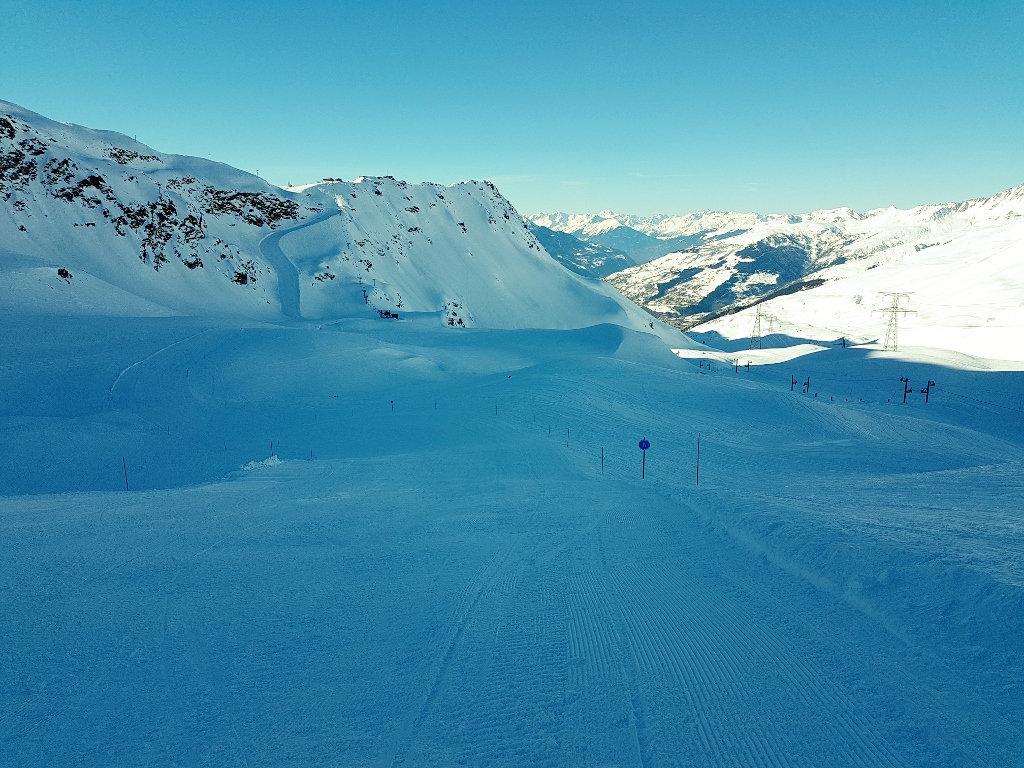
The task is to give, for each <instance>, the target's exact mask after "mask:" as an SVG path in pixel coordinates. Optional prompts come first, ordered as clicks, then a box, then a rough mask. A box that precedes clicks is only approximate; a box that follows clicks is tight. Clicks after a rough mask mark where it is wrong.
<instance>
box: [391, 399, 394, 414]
mask: <svg viewBox="0 0 1024 768" xmlns="http://www.w3.org/2000/svg"><path fill="white" fill-rule="evenodd" d="M391 412H392V413H394V412H395V401H394V400H392V401H391Z"/></svg>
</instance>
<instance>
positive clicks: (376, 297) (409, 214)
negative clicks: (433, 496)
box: [0, 102, 675, 337]
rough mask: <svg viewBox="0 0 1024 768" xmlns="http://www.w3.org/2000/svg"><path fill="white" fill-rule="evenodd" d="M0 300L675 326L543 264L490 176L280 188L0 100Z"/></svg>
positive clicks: (487, 322)
mask: <svg viewBox="0 0 1024 768" xmlns="http://www.w3.org/2000/svg"><path fill="white" fill-rule="evenodd" d="M0 296H2V297H3V298H2V299H0V301H2V302H4V303H6V304H7V305H8V306H10V305H12V304H15V305H18V306H19V307H21V308H23V309H29V310H31V309H32V308H33V307H37V308H39V309H40V310H41V311H63V312H71V313H79V312H91V313H98V314H109V313H129V314H133V313H139V312H145V313H149V314H168V313H172V314H198V315H202V314H218V315H227V316H239V317H247V318H257V319H259V318H262V319H278V318H282V317H285V318H305V319H310V320H322V319H332V318H338V317H352V316H356V317H360V316H366V317H376V316H381V315H383V316H388V314H389V313H390V314H391V315H394V314H398V315H399V316H402V315H404V314H407V313H426V314H430V315H434V316H436V317H437V319H438V322H441V323H443V324H445V325H448V326H452V327H455V328H458V327H466V326H471V325H478V326H482V327H494V328H509V327H541V328H575V327H585V326H589V325H595V324H597V323H603V322H611V323H618V324H621V325H625V326H628V327H634V328H644V329H647V330H648V331H650V330H657V332H659V333H664V334H667V335H669V336H673V337H674V336H675V333H674V332H673V331H671V330H670V329H668V328H665V327H662V326H661V325H660V324H659V323H656V322H652V318H651V317H650V316H648V315H647V314H646V313H645V312H643V311H641V310H640V309H638V308H637V307H635V306H634V305H632V304H631V303H630V302H628V301H625V300H624V299H623V298H622V297H621V296H620V295H619V294H618V293H617V292H616V291H614V290H613V289H611V288H610V287H609V286H607V285H606V284H604V283H602V282H600V281H597V280H586V279H584V278H581V277H579V276H577V275H575V274H572V273H570V272H569V271H567V270H566V269H564V268H563V267H562V266H561V265H559V264H558V263H557V262H556V261H554V260H553V259H552V258H551V257H550V256H549V255H548V254H547V253H546V252H545V250H544V248H543V247H542V246H541V245H540V243H539V242H538V241H537V239H536V238H535V237H534V235H533V234H532V233H531V232H530V231H529V228H528V226H527V224H526V222H525V221H524V220H523V218H522V217H521V216H520V215H519V214H518V213H517V212H516V211H515V209H514V208H513V206H512V205H511V204H510V203H509V202H508V201H507V200H506V199H505V198H504V197H502V195H501V194H500V193H499V192H498V190H497V189H496V188H495V187H494V186H493V185H492V184H490V183H489V182H480V181H469V182H464V183H461V184H455V185H452V186H442V185H437V184H429V183H427V184H408V183H406V182H403V181H398V180H395V179H394V178H391V177H362V178H359V179H356V180H355V181H351V182H345V181H341V180H335V179H326V180H324V181H323V182H320V183H317V184H312V185H309V186H304V187H293V188H289V189H281V188H278V187H275V186H273V185H271V184H268V183H267V182H265V181H263V180H262V179H260V178H258V177H256V176H254V175H252V174H249V173H246V172H244V171H240V170H238V169H235V168H232V167H230V166H227V165H224V164H222V163H217V162H211V161H209V160H204V159H201V158H195V157H185V156H179V155H170V154H166V153H161V152H158V151H156V150H153V149H151V148H149V147H147V146H145V145H143V144H140V143H138V142H136V141H134V140H132V139H130V138H129V137H127V136H124V135H121V134H118V133H112V132H107V131H96V130H91V129H88V128H83V127H80V126H75V125H67V124H63V123H57V122H54V121H51V120H48V119H46V118H44V117H42V116H40V115H37V114H35V113H33V112H30V111H28V110H25V109H23V108H21V107H19V106H17V105H14V104H10V103H7V102H0ZM652 326H653V328H652Z"/></svg>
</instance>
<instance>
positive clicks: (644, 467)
mask: <svg viewBox="0 0 1024 768" xmlns="http://www.w3.org/2000/svg"><path fill="white" fill-rule="evenodd" d="M639 446H640V450H641V451H643V452H644V456H643V459H642V460H641V463H640V479H641V480H642V479H643V477H644V475H645V474H646V472H647V449H648V448H650V447H651V442H650V440H648V439H647V438H646V437H645V438H644V439H643V440H641V441H640V443H639Z"/></svg>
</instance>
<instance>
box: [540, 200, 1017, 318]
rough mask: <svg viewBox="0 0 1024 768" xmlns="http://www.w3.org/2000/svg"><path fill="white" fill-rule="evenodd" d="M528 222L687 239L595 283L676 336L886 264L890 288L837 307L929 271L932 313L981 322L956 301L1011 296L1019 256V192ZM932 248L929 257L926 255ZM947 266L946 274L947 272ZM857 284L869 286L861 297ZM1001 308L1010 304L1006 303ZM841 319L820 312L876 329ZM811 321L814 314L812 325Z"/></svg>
mask: <svg viewBox="0 0 1024 768" xmlns="http://www.w3.org/2000/svg"><path fill="white" fill-rule="evenodd" d="M532 219H533V220H534V221H543V222H547V223H546V224H545V226H552V227H554V228H561V230H564V231H572V232H577V233H580V236H584V237H598V236H600V237H607V236H608V235H609V234H611V233H614V232H621V231H626V230H628V231H629V232H637V233H639V234H642V235H643V236H646V237H656V238H662V239H664V240H666V241H673V240H674V239H676V238H680V237H691V238H697V239H699V241H700V242H699V243H697V244H694V245H692V246H690V247H688V248H686V249H683V250H681V251H679V252H676V253H671V254H668V255H666V256H663V257H661V258H658V259H655V260H653V261H650V262H648V263H646V264H641V265H640V266H637V267H632V268H630V269H627V270H624V271H622V272H619V273H616V274H614V275H611V276H609V277H608V278H607V280H608V281H609V282H610V283H611V284H612V285H614V286H615V287H616V288H618V289H619V290H620V291H621V292H622V293H623V294H624V295H626V296H628V297H629V298H631V299H633V300H634V301H636V302H637V303H639V304H641V305H643V306H645V307H646V308H647V309H649V310H650V311H652V312H654V313H656V314H659V315H660V316H662V317H663V318H665V319H667V320H670V321H672V322H675V323H676V324H677V325H679V326H680V327H683V328H691V327H695V326H697V325H699V324H700V323H703V322H708V321H710V320H712V319H714V318H716V317H721V316H724V315H728V314H731V313H734V312H736V311H738V310H741V309H743V308H744V307H745V306H749V305H752V304H754V303H756V302H758V301H761V300H764V299H769V298H772V297H776V296H789V295H792V294H797V293H799V294H800V298H797V297H793V298H790V299H787V302H788V304H787V306H792V305H793V303H794V302H798V301H802V300H803V298H802V297H803V296H804V294H803V291H806V290H808V289H813V290H814V291H815V295H818V296H824V295H826V293H827V291H825V290H823V289H822V288H817V286H821V285H823V283H825V282H830V281H834V280H838V279H845V278H847V277H851V276H853V275H858V274H860V273H866V272H867V271H868V270H874V269H876V268H879V267H882V266H883V265H886V264H890V263H897V262H898V263H901V264H903V266H902V267H899V268H894V269H895V272H899V273H900V274H901V279H899V280H896V279H895V278H894V277H890V272H889V271H883V272H881V273H878V274H873V275H871V276H870V277H867V278H865V280H864V284H863V285H861V284H859V283H858V287H857V289H856V290H852V289H851V291H847V290H846V289H843V290H842V293H843V295H844V296H845V298H844V300H843V301H844V302H845V304H849V303H850V302H851V301H853V300H854V298H853V297H854V296H858V297H860V298H859V299H858V300H859V301H860V302H863V301H864V298H865V297H866V296H869V295H870V296H871V297H872V298H873V294H872V291H874V292H877V291H884V290H901V291H907V290H909V291H913V290H915V289H916V285H917V283H918V279H917V277H916V276H915V274H914V273H915V271H917V270H918V269H920V270H923V271H924V272H929V270H931V272H934V271H935V270H934V265H938V264H943V265H944V266H943V267H942V268H941V270H944V271H943V274H945V275H946V277H945V278H942V277H941V276H937V275H933V278H934V279H933V283H934V285H935V289H936V291H938V292H937V293H936V299H937V300H938V299H939V297H940V295H941V297H942V299H941V300H942V301H943V303H944V306H946V307H947V308H950V307H957V308H958V309H956V311H955V312H953V313H952V314H957V313H959V314H962V315H963V316H965V317H971V318H974V317H976V316H978V315H979V314H984V313H981V310H980V309H978V311H974V310H972V309H970V307H968V306H967V305H968V304H970V305H971V306H974V307H976V308H980V307H982V306H983V305H985V304H986V303H987V298H986V296H987V292H990V291H993V290H994V291H998V290H999V288H1000V286H1003V285H1009V286H1011V290H1010V292H1009V294H1008V295H1012V294H1013V291H1015V290H1018V289H1019V286H1020V283H1019V279H1018V277H1017V275H1018V272H1016V271H1015V270H1014V268H1013V264H1014V263H1015V262H1014V258H1015V257H1014V256H1012V253H1013V248H1015V247H1019V245H1018V246H1015V245H1014V244H1015V243H1016V244H1019V243H1020V242H1021V238H1020V231H1019V228H1018V225H1019V224H1020V222H1021V221H1024V186H1021V187H1016V188H1014V189H1010V190H1007V191H1005V192H1001V193H999V194H997V195H995V196H993V197H989V198H980V199H975V200H968V201H965V202H959V203H949V204H943V205H924V206H918V207H916V208H913V209H910V210H900V209H897V208H885V209H878V210H874V211H869V212H868V213H864V214H861V213H857V212H855V211H852V210H850V209H849V208H838V209H832V210H822V211H814V212H813V213H809V214H799V215H790V216H784V215H760V214H734V213H709V212H702V213H693V214H688V215H686V216H654V217H647V218H641V217H632V216H620V215H617V214H611V213H608V212H605V213H603V214H599V215H597V216H566V215H565V214H552V215H547V216H534V217H532ZM946 246H948V248H946ZM936 247H939V250H938V251H934V250H932V249H934V248H936ZM992 248H997V250H998V252H1000V253H1001V252H1003V250H1005V249H1007V248H1009V249H1010V251H1011V255H1010V256H1009V257H1008V258H1009V262H1008V264H1007V265H1006V268H1005V269H1002V268H1001V269H1000V270H999V271H998V273H992V274H990V275H988V277H989V279H990V283H988V284H986V285H987V287H986V289H985V290H982V291H980V292H978V293H973V294H970V295H967V294H964V293H963V292H962V291H961V290H960V286H961V285H963V282H964V280H969V281H972V282H975V281H977V279H978V278H979V276H980V275H985V274H988V272H987V270H988V267H987V266H984V265H982V262H984V261H985V260H986V258H987V257H988V256H989V255H992V254H994V253H995V251H992V250H991V249H992ZM952 254H957V255H956V256H953V255H952ZM947 255H948V256H949V258H950V259H951V261H949V260H947V259H946V256H947ZM997 260H998V259H997ZM954 262H955V264H956V265H957V266H956V267H955V270H956V271H951V270H954V266H953V263H954ZM941 270H940V271H941ZM921 279H926V278H924V277H922V278H921ZM876 283H877V285H875V284H876ZM868 284H871V285H872V286H875V287H874V288H870V289H869V288H868V287H867V286H868ZM940 286H945V287H944V288H940ZM847 294H849V295H847ZM1007 300H1008V301H1011V303H1012V299H1007ZM964 302H966V304H965V303H964ZM868 304H869V305H871V304H872V302H868ZM843 312H845V309H843V308H841V307H833V308H832V309H830V310H829V311H828V312H827V313H826V314H828V315H829V318H830V319H829V322H828V323H827V325H829V326H831V327H835V326H839V327H843V328H846V329H847V330H850V329H851V328H859V329H860V330H859V331H858V332H859V333H862V334H865V335H872V334H871V332H870V330H869V328H875V327H877V325H878V323H877V318H876V321H875V322H874V323H873V324H870V325H865V324H864V323H861V322H859V321H853V320H851V321H850V322H846V323H844V322H841V321H840V320H839V319H838V315H839V314H843ZM819 314H820V313H819ZM987 316H988V315H987V314H986V317H987ZM812 320H813V318H807V319H806V320H801V321H799V322H798V323H797V324H801V323H803V324H806V323H810V322H811V321H812ZM820 320H822V318H821V317H818V318H817V320H816V321H815V322H817V321H820ZM744 322H745V321H744ZM972 322H973V321H972Z"/></svg>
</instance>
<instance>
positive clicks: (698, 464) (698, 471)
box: [697, 432, 700, 486]
mask: <svg viewBox="0 0 1024 768" xmlns="http://www.w3.org/2000/svg"><path fill="white" fill-rule="evenodd" d="M697 485H698V486H700V432H698V433H697Z"/></svg>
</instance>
